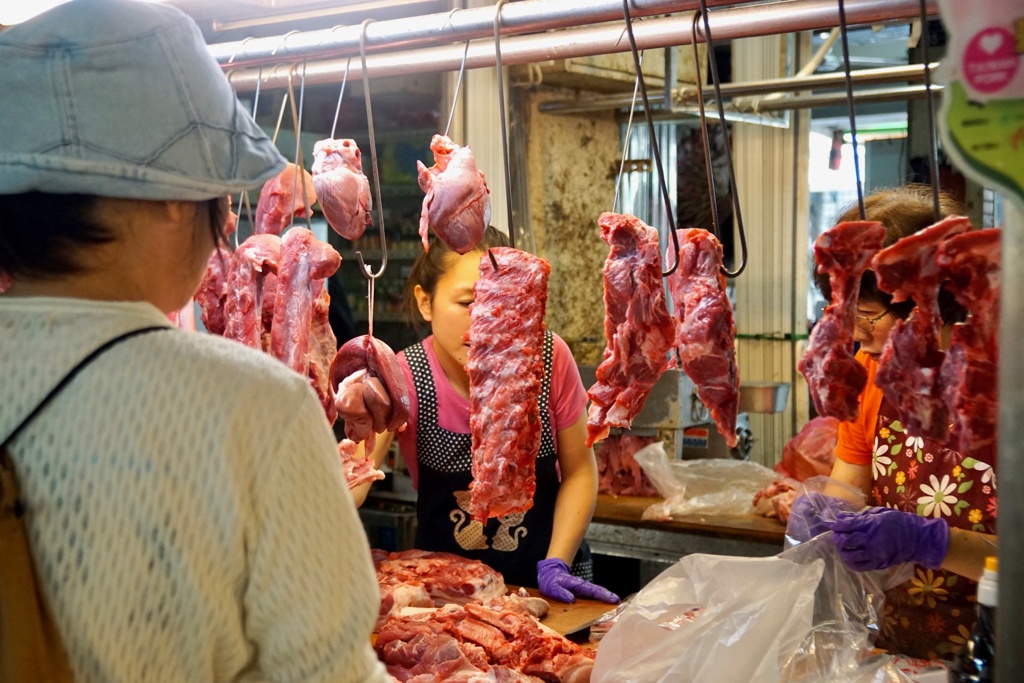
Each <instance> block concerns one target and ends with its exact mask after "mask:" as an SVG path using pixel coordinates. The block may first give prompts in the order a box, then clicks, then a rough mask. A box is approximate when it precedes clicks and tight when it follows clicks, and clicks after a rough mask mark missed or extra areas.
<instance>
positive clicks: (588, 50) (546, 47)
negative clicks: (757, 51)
mask: <svg viewBox="0 0 1024 683" xmlns="http://www.w3.org/2000/svg"><path fill="white" fill-rule="evenodd" d="M525 4H527V3H525V2H523V3H512V4H510V5H509V6H508V7H509V8H513V7H516V6H519V5H525ZM585 6H586V7H587V8H588V11H589V4H588V5H585ZM930 7H931V9H932V10H933V11H934V5H930ZM619 9H620V11H621V4H620V5H619ZM467 11H468V10H467ZM919 12H920V7H919V5H918V3H917V2H916V0H850V2H849V3H848V5H847V6H846V14H847V17H848V21H849V22H850V23H851V24H864V23H875V22H879V21H887V20H896V19H907V18H912V17H916V16H918V13H919ZM504 16H505V15H504V11H503V12H502V22H503V24H504ZM493 18H494V16H493V12H492V13H491V20H492V21H493ZM711 20H712V21H711V25H712V32H713V34H714V35H715V36H716V37H719V38H720V39H721V40H732V39H735V38H750V37H754V36H765V35H774V34H777V33H789V32H791V31H810V30H816V29H822V28H829V27H831V26H834V25H835V23H836V22H837V21H838V16H837V11H836V6H835V2H834V1H833V0H787V1H785V2H776V3H771V4H767V5H746V6H743V7H730V8H727V9H721V10H718V11H716V12H713V13H712V14H711ZM691 21H692V17H691V16H690V15H689V14H687V15H684V16H672V17H665V18H657V19H647V20H644V21H637V22H634V27H633V32H634V35H635V37H636V41H637V47H638V48H639V49H641V50H644V49H653V48H661V47H668V46H672V45H688V44H689V43H690V40H691V39H690V36H689V30H690V24H691ZM379 23H380V24H381V25H384V24H386V23H390V22H379ZM374 25H376V24H371V26H374ZM622 34H623V25H622V24H621V23H616V24H608V25H604V26H596V27H589V28H582V29H567V30H564V31H551V32H548V33H539V34H534V35H529V36H515V37H512V38H509V39H507V40H503V41H502V43H501V60H502V63H503V64H505V65H511V64H527V63H531V62H543V61H547V60H551V59H568V58H570V57H584V56H590V55H601V54H612V53H617V52H625V51H627V50H629V49H630V48H629V42H628V41H627V40H624V39H623V36H622ZM295 35H299V34H295ZM293 37H294V36H293ZM446 40H447V38H446ZM290 41H291V38H289V42H290ZM278 42H279V43H280V42H281V41H280V40H279V41H278ZM435 42H442V41H441V40H436V41H435ZM382 43H383V41H382ZM388 45H389V47H390V46H392V44H388ZM216 48H217V46H216V45H214V46H211V50H212V49H216ZM464 50H465V45H464V44H454V45H442V46H438V47H421V48H417V49H414V50H404V51H401V52H389V53H378V54H374V55H367V58H366V62H367V71H368V73H369V76H370V77H373V78H377V77H383V76H399V75H407V74H414V73H429V72H437V71H455V70H456V69H458V68H459V67H460V65H461V64H462V57H463V51H464ZM307 54H309V53H307ZM316 54H320V53H316ZM280 55H281V53H278V55H277V56H275V57H273V58H272V59H270V60H268V61H267V62H266V64H273V63H274V62H277V64H278V66H274V67H273V68H269V69H266V68H265V69H264V70H263V72H262V75H261V73H260V71H259V69H255V68H246V69H240V70H234V71H233V70H232V66H233V64H236V63H237V60H236V62H234V63H231V64H229V63H222V64H221V66H222V67H223V68H224V69H225V70H227V71H228V72H229V79H230V81H231V84H232V85H233V86H234V87H235V89H236V90H238V91H248V90H255V88H256V81H257V80H259V79H261V77H262V85H261V88H264V89H266V88H282V87H287V85H288V73H287V72H288V69H287V67H286V66H285V65H283V62H284V61H286V60H284V59H282V58H281V56H280ZM311 56H312V55H311ZM345 63H346V60H345V59H329V60H325V61H316V62H310V63H309V64H308V65H307V69H306V83H307V85H315V84H321V83H336V82H338V81H340V78H341V74H342V73H344V69H345ZM494 63H495V59H494V41H493V38H492V39H490V40H482V41H479V42H475V43H471V44H470V47H469V51H468V53H467V54H466V68H467V69H479V68H484V67H492V66H494ZM356 77H359V74H350V75H349V78H350V79H352V78H356Z"/></svg>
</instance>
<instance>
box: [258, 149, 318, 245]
mask: <svg viewBox="0 0 1024 683" xmlns="http://www.w3.org/2000/svg"><path fill="white" fill-rule="evenodd" d="M297 168H298V166H296V165H295V164H288V165H287V166H285V167H284V170H283V171H281V172H280V173H278V174H277V175H276V176H274V177H273V178H271V179H270V180H268V181H267V182H266V183H264V184H263V189H262V190H260V201H259V204H257V206H256V226H255V228H254V230H253V232H254V233H255V234H257V235H266V234H270V235H280V234H281V231H282V230H284V229H285V228H287V227H288V226H289V225H291V222H292V220H293V218H305V217H306V216H307V215H311V212H312V210H313V205H314V204H316V188H314V186H313V177H312V176H311V175H309V171H307V170H306V169H302V176H301V178H302V179H301V181H300V180H298V179H296V177H295V172H296V169H297Z"/></svg>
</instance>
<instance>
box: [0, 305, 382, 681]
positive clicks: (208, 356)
mask: <svg viewBox="0 0 1024 683" xmlns="http://www.w3.org/2000/svg"><path fill="white" fill-rule="evenodd" d="M154 324H158V325H159V324H167V319H166V317H165V316H163V315H162V314H161V313H160V312H159V311H158V310H157V309H156V308H154V307H152V306H149V305H148V304H125V303H100V302H90V301H85V300H71V299H55V298H27V299H18V298H11V297H9V296H0V378H2V380H0V439H3V438H6V436H7V435H8V434H9V433H11V431H13V429H14V427H15V426H16V425H17V424H18V423H19V422H20V421H21V420H22V419H23V418H24V417H25V416H26V415H27V414H28V412H29V411H30V410H31V409H32V408H34V407H35V405H36V404H37V403H38V402H39V401H40V400H41V399H42V398H43V396H44V395H45V394H46V393H47V392H48V391H49V390H50V389H51V388H52V387H53V386H54V385H55V384H56V383H57V382H58V381H59V380H60V378H61V377H63V375H64V374H65V373H66V372H67V370H69V369H70V368H71V367H72V366H73V365H74V364H75V363H76V362H77V361H78V360H79V359H81V358H83V357H84V356H85V355H86V354H88V353H89V352H90V351H92V350H93V349H94V348H96V347H98V346H100V345H101V344H102V343H104V342H105V341H106V340H108V339H111V338H113V337H115V336H117V335H118V334H120V333H122V332H126V331H128V330H132V329H136V328H139V327H145V326H149V325H154ZM11 450H12V455H13V457H14V462H15V467H16V469H17V472H18V476H19V478H20V483H21V489H22V495H23V498H24V499H25V501H26V503H27V507H28V510H29V514H28V516H27V520H28V527H29V534H30V540H31V544H32V548H33V553H34V555H35V559H36V566H37V569H38V572H39V574H40V578H41V581H42V585H43V590H44V591H45V593H46V595H47V596H48V598H49V600H50V602H51V604H52V606H53V610H54V613H55V617H56V621H57V624H58V626H59V628H60V632H61V635H62V637H63V639H64V644H65V647H66V649H67V650H68V655H69V658H70V660H71V664H72V667H73V669H74V672H75V676H76V679H77V680H78V681H81V682H82V683H164V682H167V683H172V682H173V683H203V682H206V681H247V682H251V681H288V682H292V681H295V682H298V681H303V682H315V681H324V682H328V681H330V682H335V681H337V682H347V681H387V680H390V678H389V677H388V676H387V674H386V673H385V671H384V669H383V666H382V665H381V664H380V663H379V662H378V661H377V659H376V657H375V656H374V653H373V650H372V649H371V647H370V640H369V638H370V632H371V629H372V626H373V623H374V620H375V618H376V614H377V608H378V604H379V599H378V588H377V583H376V580H375V577H374V572H373V566H372V563H371V561H370V555H369V550H368V547H367V541H366V536H365V535H364V533H363V531H362V528H361V526H360V524H359V520H358V517H357V515H356V510H355V507H354V505H353V504H352V499H351V497H350V496H349V494H348V489H347V487H346V485H345V481H344V475H343V472H342V468H341V465H340V463H339V461H338V456H337V452H336V444H335V443H334V440H333V438H332V435H331V431H330V428H329V427H328V425H327V421H326V420H325V419H324V415H323V411H322V409H321V407H320V404H319V401H317V399H316V396H315V394H314V392H313V391H312V389H311V388H310V386H309V383H308V382H307V381H306V380H305V379H304V378H302V377H300V376H298V375H296V374H294V373H293V372H291V371H290V370H288V369H287V368H286V367H285V366H284V365H283V364H281V363H279V362H277V361H276V360H273V359H271V358H269V357H268V356H265V355H263V354H260V353H257V352H255V351H252V350H250V349H248V348H245V347H243V346H242V345H240V344H237V343H235V342H231V341H227V340H224V339H221V338H217V337H211V336H209V335H205V334H201V333H190V332H182V331H179V330H175V329H169V330H168V331H166V332H163V331H159V332H153V333H150V334H147V335H143V336H141V337H136V338H133V339H130V340H128V341H126V342H124V343H122V344H121V345H119V346H117V347H115V348H114V349H112V350H110V351H108V352H107V353H106V354H104V355H103V356H101V357H100V358H99V359H98V360H96V361H95V362H94V363H93V364H92V365H90V366H89V367H88V368H87V369H86V370H85V371H83V373H82V374H81V375H79V376H78V377H77V378H76V379H75V380H74V381H73V382H72V383H71V384H70V385H69V386H68V387H67V388H66V389H65V390H64V391H63V393H62V394H61V395H60V396H59V397H58V398H57V399H56V401H55V402H54V403H53V404H51V405H50V407H49V408H47V409H46V410H45V412H43V413H42V414H41V415H40V416H39V417H38V418H37V420H36V422H35V423H34V424H33V425H32V426H31V427H30V428H29V429H28V431H27V432H26V433H24V434H23V435H22V436H21V437H19V438H18V439H17V440H16V441H15V443H14V444H13V446H12V449H11Z"/></svg>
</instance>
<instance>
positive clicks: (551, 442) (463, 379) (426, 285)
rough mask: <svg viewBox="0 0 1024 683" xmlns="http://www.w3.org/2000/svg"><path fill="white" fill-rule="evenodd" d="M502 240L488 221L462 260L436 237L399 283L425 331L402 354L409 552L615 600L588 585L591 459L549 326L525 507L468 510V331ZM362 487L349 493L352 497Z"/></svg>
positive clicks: (570, 371)
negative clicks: (537, 443)
mask: <svg viewBox="0 0 1024 683" xmlns="http://www.w3.org/2000/svg"><path fill="white" fill-rule="evenodd" d="M505 243H506V238H505V236H504V235H503V234H502V233H500V232H498V231H497V230H495V229H494V228H488V229H487V231H486V233H485V235H484V239H483V241H482V242H481V243H480V245H478V247H477V248H476V249H475V250H474V251H471V252H469V253H467V254H464V255H459V254H457V253H456V252H453V251H451V250H450V249H448V248H447V247H446V246H445V244H444V243H443V242H440V241H438V240H434V241H433V242H432V243H431V245H430V249H429V250H428V251H427V252H425V253H424V254H423V255H421V256H420V258H419V259H418V260H417V261H416V263H415V264H414V265H413V268H412V271H411V273H410V276H409V281H408V283H407V285H406V303H407V307H408V309H409V311H408V312H409V314H410V317H412V318H413V320H414V321H418V318H420V317H422V319H423V320H425V321H427V322H428V323H430V328H431V335H430V336H428V337H427V338H426V339H424V340H423V341H422V342H420V343H417V344H414V345H412V346H411V347H409V348H407V349H405V350H404V351H403V352H401V353H399V354H398V358H399V360H400V361H401V365H402V370H403V372H404V374H405V381H406V385H407V386H408V387H409V388H410V398H411V399H412V410H411V414H410V419H409V423H408V425H407V427H406V429H405V430H404V431H402V432H399V433H398V434H397V438H398V443H399V447H400V449H401V452H402V458H403V460H404V461H405V463H406V465H407V466H408V468H409V474H410V475H411V477H412V480H413V485H414V486H415V487H416V489H417V491H418V496H417V504H416V513H417V523H418V525H417V533H416V547H417V548H420V549H423V550H434V551H444V552H451V553H455V554H458V555H462V556H464V557H470V558H473V559H479V560H481V561H483V562H484V563H486V564H488V565H489V566H491V567H493V568H494V569H496V570H498V571H500V572H501V573H502V575H503V576H504V577H505V580H506V581H507V582H509V583H512V584H519V585H529V586H539V587H540V589H541V591H542V592H543V593H544V594H545V595H547V596H548V597H550V598H554V599H558V600H562V601H564V602H572V601H573V600H574V599H575V597H576V596H579V597H590V598H595V599H599V600H604V601H606V602H617V601H618V597H617V596H615V595H614V594H613V593H611V592H609V591H607V590H605V589H604V588H602V587H600V586H597V585H595V584H593V583H591V581H590V580H591V579H592V577H593V566H592V563H591V558H590V550H589V548H588V547H587V544H586V541H584V540H583V536H584V534H585V533H586V529H587V526H588V525H589V523H590V519H591V516H592V515H593V512H594V505H595V502H596V500H597V463H596V460H595V458H594V452H593V451H592V450H591V449H590V448H588V447H586V445H585V440H586V420H587V413H586V406H587V394H586V391H585V389H584V387H583V382H582V380H581V379H580V375H579V371H578V369H577V367H576V363H575V361H574V360H573V357H572V354H571V353H570V352H569V348H568V346H567V345H566V343H565V342H564V341H563V340H562V339H561V338H560V337H558V336H557V335H555V334H553V333H551V332H550V331H549V332H547V333H546V335H545V340H544V380H543V382H542V388H541V398H540V412H541V418H542V419H541V421H542V436H541V447H540V452H539V454H538V456H537V488H536V492H535V494H534V504H533V507H532V508H530V510H528V511H526V512H525V513H522V512H520V513H514V514H508V515H505V516H503V517H500V518H497V519H490V520H488V521H487V523H486V524H481V523H480V522H477V521H475V520H473V519H472V517H471V516H470V514H469V484H470V482H471V481H472V478H473V477H472V471H471V448H470V445H471V437H470V429H469V412H470V400H469V376H468V375H467V374H466V370H465V365H466V360H467V354H468V350H469V345H468V343H467V342H466V341H465V338H466V337H465V335H466V333H467V332H468V331H469V325H470V315H469V307H470V304H472V302H473V285H474V283H475V282H476V281H477V280H478V279H479V269H478V264H479V261H480V256H481V254H483V253H484V251H485V250H486V249H488V248H489V247H495V246H504V244H505ZM394 437H395V435H394V434H385V435H381V436H380V437H378V439H377V445H376V448H375V450H374V453H373V456H374V458H375V459H376V461H377V462H378V463H380V462H381V461H382V460H383V458H384V456H385V454H386V453H387V450H388V448H389V446H390V444H391V441H392V438H394ZM367 490H368V486H363V487H360V488H358V489H356V490H354V491H353V495H354V496H355V498H356V501H357V502H361V501H362V500H363V498H364V497H365V495H366V492H367Z"/></svg>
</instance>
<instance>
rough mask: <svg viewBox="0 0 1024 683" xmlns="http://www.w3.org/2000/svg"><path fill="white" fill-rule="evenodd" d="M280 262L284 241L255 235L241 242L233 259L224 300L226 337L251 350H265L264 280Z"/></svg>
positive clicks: (268, 236)
mask: <svg viewBox="0 0 1024 683" xmlns="http://www.w3.org/2000/svg"><path fill="white" fill-rule="evenodd" d="M280 259H281V238H280V237H278V236H277V235H253V236H252V237H250V238H248V239H247V240H245V241H244V242H242V243H241V244H240V245H239V246H238V249H236V250H235V253H234V255H233V256H232V257H231V267H230V270H229V271H228V278H227V296H226V297H225V299H224V320H225V324H224V336H225V337H226V338H228V339H234V340H235V341H239V342H241V343H243V344H245V345H246V346H248V347H249V348H252V349H260V350H262V349H263V343H262V333H263V324H262V320H261V313H260V312H261V310H262V306H263V294H264V292H263V281H264V279H265V278H266V275H267V273H272V272H276V271H277V267H278V261H280Z"/></svg>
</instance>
